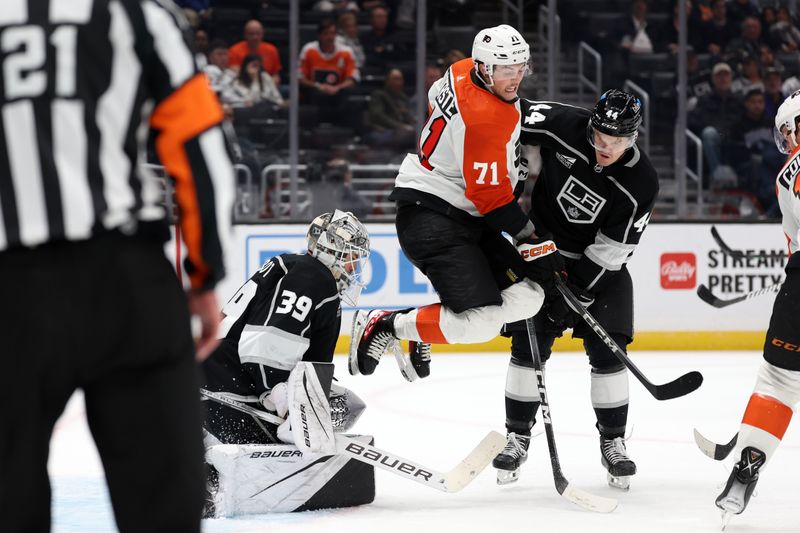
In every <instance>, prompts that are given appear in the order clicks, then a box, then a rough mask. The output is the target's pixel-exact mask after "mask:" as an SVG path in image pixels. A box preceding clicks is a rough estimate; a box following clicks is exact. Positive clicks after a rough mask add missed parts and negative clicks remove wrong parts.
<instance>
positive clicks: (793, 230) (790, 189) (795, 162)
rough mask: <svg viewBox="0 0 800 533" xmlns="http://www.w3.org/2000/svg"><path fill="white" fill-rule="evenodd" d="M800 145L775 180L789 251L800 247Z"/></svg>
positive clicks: (791, 252) (794, 250)
mask: <svg viewBox="0 0 800 533" xmlns="http://www.w3.org/2000/svg"><path fill="white" fill-rule="evenodd" d="M798 177H800V146H798V147H796V148H795V149H794V150H792V153H791V154H790V155H789V159H788V160H787V161H786V163H785V164H784V165H783V168H782V169H781V171H780V172H779V173H778V178H777V180H776V181H775V189H776V193H777V195H778V205H779V206H780V208H781V213H782V215H783V232H784V233H785V234H786V239H787V240H788V241H789V253H790V254H793V253H795V252H797V251H798V249H800V179H798Z"/></svg>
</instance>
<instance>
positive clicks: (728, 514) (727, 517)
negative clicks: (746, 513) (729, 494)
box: [722, 511, 734, 531]
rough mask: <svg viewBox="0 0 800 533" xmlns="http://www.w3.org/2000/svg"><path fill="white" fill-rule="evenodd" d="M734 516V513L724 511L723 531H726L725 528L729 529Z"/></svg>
mask: <svg viewBox="0 0 800 533" xmlns="http://www.w3.org/2000/svg"><path fill="white" fill-rule="evenodd" d="M733 515H734V513H732V512H730V511H722V531H725V528H726V527H728V522H730V521H731V518H733Z"/></svg>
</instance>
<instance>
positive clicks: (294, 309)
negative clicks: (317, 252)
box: [204, 254, 341, 397]
mask: <svg viewBox="0 0 800 533" xmlns="http://www.w3.org/2000/svg"><path fill="white" fill-rule="evenodd" d="M222 312H223V314H224V315H225V317H224V319H223V321H222V325H221V331H220V336H221V337H222V340H221V341H220V345H219V346H218V347H217V349H216V350H215V351H214V353H213V354H212V355H211V357H209V359H208V360H207V362H206V364H204V370H205V373H206V383H207V385H208V386H210V387H211V388H212V389H214V390H216V391H219V390H222V391H225V392H232V393H235V394H240V395H243V396H256V397H258V396H259V395H261V394H262V393H263V392H266V391H268V390H269V389H271V388H272V387H274V386H275V385H276V384H277V383H280V382H283V381H286V380H287V379H288V377H289V372H290V371H291V370H292V369H293V368H294V367H295V365H296V364H297V363H298V362H299V361H316V362H331V361H332V360H333V352H334V348H335V347H336V340H337V339H338V337H339V326H340V324H341V305H340V300H339V292H338V290H337V287H336V281H335V280H334V278H333V275H332V274H331V271H330V270H329V269H328V268H327V267H326V266H325V265H323V264H322V263H321V262H320V261H319V260H317V259H315V258H314V257H311V256H310V255H299V254H282V255H278V256H276V257H273V258H272V259H270V260H269V261H267V262H266V263H264V265H263V266H262V267H261V269H260V270H259V271H258V272H256V273H255V274H253V276H252V277H251V278H250V279H249V280H248V281H247V283H245V284H244V285H242V287H241V288H240V289H239V290H238V291H237V292H236V294H235V295H234V296H233V297H232V298H231V299H230V300H229V301H228V302H227V303H226V304H225V306H224V307H223V309H222Z"/></svg>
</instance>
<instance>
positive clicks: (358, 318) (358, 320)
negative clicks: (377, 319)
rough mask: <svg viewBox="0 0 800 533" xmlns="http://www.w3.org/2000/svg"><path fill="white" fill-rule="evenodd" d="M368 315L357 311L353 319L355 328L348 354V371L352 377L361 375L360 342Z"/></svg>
mask: <svg viewBox="0 0 800 533" xmlns="http://www.w3.org/2000/svg"><path fill="white" fill-rule="evenodd" d="M368 314H369V313H367V312H366V311H356V314H355V316H354V317H353V327H352V328H351V329H350V349H349V350H348V353H347V369H348V371H349V372H350V375H351V376H357V375H359V374H360V373H361V372H360V371H359V370H358V354H357V351H358V341H359V340H360V339H361V334H362V333H363V332H364V326H365V324H366V323H367V316H368Z"/></svg>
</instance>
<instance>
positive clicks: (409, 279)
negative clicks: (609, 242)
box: [218, 224, 786, 339]
mask: <svg viewBox="0 0 800 533" xmlns="http://www.w3.org/2000/svg"><path fill="white" fill-rule="evenodd" d="M717 228H718V230H719V233H720V234H721V236H722V237H723V239H724V240H725V242H726V243H728V245H729V246H731V247H732V248H735V249H739V250H742V251H750V252H753V253H758V254H764V253H766V254H772V255H773V257H769V258H766V259H764V258H762V259H756V258H746V259H734V258H731V257H730V256H728V255H725V254H724V253H723V252H722V250H721V249H720V247H719V246H718V245H717V244H716V243H715V241H714V239H713V238H712V236H711V232H710V229H711V225H710V224H650V226H649V227H648V228H647V231H646V232H645V234H644V236H643V238H642V241H641V243H640V245H639V246H638V248H637V250H636V251H635V253H634V256H633V257H632V258H631V260H630V262H629V269H630V271H631V276H632V277H633V280H634V287H635V291H634V292H635V302H634V309H635V326H636V331H637V335H639V334H644V333H647V332H663V333H672V332H675V333H681V332H685V333H689V332H706V333H708V332H717V333H719V334H725V333H726V332H762V333H763V331H764V330H766V327H767V324H768V323H769V316H770V313H771V310H772V303H773V301H774V293H773V294H767V295H764V296H760V297H757V298H753V299H750V300H746V301H744V302H741V303H737V304H734V305H731V306H728V307H725V308H722V309H718V308H715V307H711V306H710V305H709V304H707V303H705V302H703V301H702V300H700V298H698V296H697V294H696V291H697V287H698V286H699V285H701V284H702V285H705V286H706V287H708V288H709V289H710V290H711V292H712V293H713V294H714V295H715V296H717V297H719V298H722V299H725V300H727V299H730V298H734V297H736V296H741V295H744V294H746V293H748V292H750V291H753V290H756V289H760V288H763V287H767V286H770V285H773V284H775V283H780V282H781V280H782V279H783V275H784V273H783V268H784V266H785V263H786V240H785V237H784V236H783V232H782V231H781V228H780V226H779V225H778V224H721V225H718V226H717ZM368 229H369V231H370V235H371V243H372V254H371V256H370V262H369V266H368V268H367V271H366V272H365V280H366V283H367V284H366V287H365V289H364V291H363V292H362V296H361V299H360V301H359V307H360V308H367V309H369V308H383V309H403V308H407V307H414V306H418V305H424V304H428V303H431V302H434V301H436V294H435V292H434V291H433V289H432V287H431V285H430V283H429V282H428V281H427V279H426V278H425V277H424V276H423V275H422V274H421V273H420V272H419V271H418V270H417V269H416V268H414V266H413V265H411V263H410V262H409V261H408V259H406V257H405V256H404V255H403V252H402V250H401V249H400V246H399V244H398V242H397V234H396V232H395V228H394V225H392V224H370V225H368ZM305 230H306V226H305V225H259V226H235V227H234V237H233V241H232V246H231V249H230V252H229V254H228V257H227V261H226V263H227V268H228V278H227V279H226V280H225V282H223V283H222V284H221V285H220V286H219V290H218V294H219V297H220V299H221V300H223V301H225V300H227V299H228V298H230V296H231V295H233V294H234V292H235V291H236V289H237V288H238V287H239V286H240V285H241V284H242V283H244V282H245V281H246V280H247V279H248V278H249V277H250V276H251V275H252V274H253V273H254V272H255V271H256V270H258V268H259V267H260V266H261V265H262V264H263V263H264V261H266V260H268V259H269V258H270V257H272V256H274V255H277V254H280V253H284V252H303V251H304V250H305ZM343 311H344V314H343V320H342V332H343V334H345V335H346V334H348V332H349V325H350V322H351V318H352V314H353V312H354V309H352V308H346V307H345V308H344V309H343ZM761 338H762V339H763V336H762V337H761Z"/></svg>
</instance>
